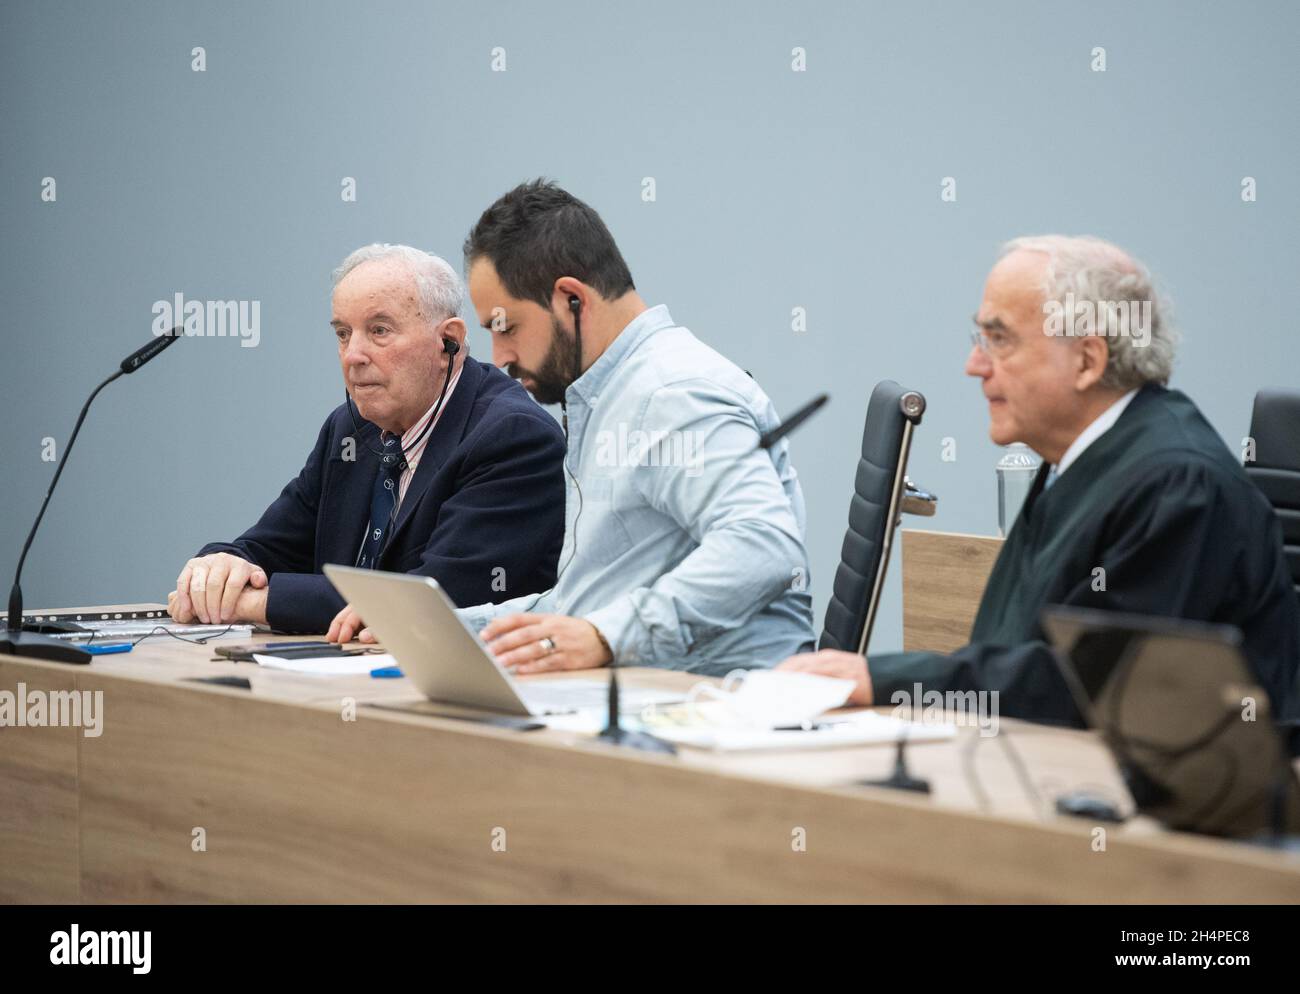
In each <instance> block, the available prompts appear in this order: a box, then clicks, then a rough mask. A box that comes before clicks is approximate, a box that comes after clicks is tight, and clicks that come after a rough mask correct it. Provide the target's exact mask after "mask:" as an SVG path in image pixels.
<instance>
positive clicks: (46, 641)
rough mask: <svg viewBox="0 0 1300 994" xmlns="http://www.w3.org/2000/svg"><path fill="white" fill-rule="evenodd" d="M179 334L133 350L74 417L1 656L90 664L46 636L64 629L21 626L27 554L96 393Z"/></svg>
mask: <svg viewBox="0 0 1300 994" xmlns="http://www.w3.org/2000/svg"><path fill="white" fill-rule="evenodd" d="M182 333H183V332H182V327H181V326H180V325H177V326H176V327H174V328H172V330H171V331H169V332H167V333H166V334H165V335H158V336H156V337H155V338H154V339H153V340H152V341H150V342H149V343H148V344H147V345H144V346H142V347H141V348H138V349H136V350H135V351H134V352H132V353H131V354H130V355H129V356H127V357H126V358H125V359H123V360H122V361H121V363H119V365H118V369H117V372H115V373H114V374H113V375H112V376H110V377H109V378H108V379H106V380H105V381H104V382H103V383H101V384H100V385H99V386H97V387H95V389H94V391H93V392H92V393H91V395H90V398H89V399H88V400H87V401H86V403H85V405H84V406H83V407H82V408H81V414H80V415H79V416H78V417H77V423H76V425H75V426H74V427H73V429H72V435H71V436H70V437H69V438H68V444H67V445H66V446H65V447H64V449H63V457H62V458H61V459H60V460H59V465H58V467H57V468H56V469H55V470H54V479H52V480H51V481H50V487H49V489H48V490H46V491H45V500H43V501H41V509H40V511H39V513H37V515H36V521H35V522H34V523H33V524H32V530H31V531H30V532H28V533H27V541H26V542H24V543H23V551H22V554H21V555H20V556H19V557H18V568H17V569H16V570H15V571H14V585H13V587H12V588H11V589H10V591H9V617H8V621H7V623H6V625H5V631H4V635H3V637H0V653H8V654H9V655H11V656H27V657H29V658H33V659H50V660H54V661H55V662H61V663H88V662H90V653H88V652H86V651H85V650H84V649H79V648H77V647H76V646H74V645H69V644H67V643H65V642H61V641H60V640H58V639H54V638H50V637H49V635H48V633H49V632H51V631H66V630H68V629H67V626H64V625H59V624H55V623H51V624H29V625H24V624H23V588H22V575H23V565H24V564H25V563H26V562H27V553H28V551H29V550H30V549H31V547H32V540H33V539H35V538H36V530H37V529H38V528H40V526H41V519H42V518H44V517H45V509H46V508H47V507H49V504H50V497H51V496H53V494H54V488H55V487H56V486H58V485H59V477H60V476H62V475H63V467H64V466H65V465H67V462H68V456H69V455H71V454H72V446H73V444H74V443H75V442H76V441H77V433H78V432H80V431H81V425H82V422H84V421H85V420H86V412H87V411H89V410H90V405H91V404H92V403H93V402H94V400H95V398H96V397H98V396H99V391H101V390H103V389H104V387H106V386H108V385H109V384H110V383H112V382H113V381H114V380H115V379H117V378H118V377H119V376H123V375H125V374H127V373H134V372H135V371H136V370H137V369H139V368H140V367H141V366H143V365H144V364H145V363H147V362H148V361H149V360H151V359H153V358H154V357H155V356H156V355H158V354H159V353H160V352H162V351H163V349H165V348H167V347H168V346H170V345H171V344H172V343H173V342H175V341H176V339H178V338H180V337H181V335H182ZM73 630H75V629H73Z"/></svg>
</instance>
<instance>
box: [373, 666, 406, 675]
mask: <svg viewBox="0 0 1300 994" xmlns="http://www.w3.org/2000/svg"><path fill="white" fill-rule="evenodd" d="M370 675H371V676H373V677H394V676H401V675H402V671H401V670H399V669H398V668H397V667H396V666H381V667H379V669H377V670H371V671H370Z"/></svg>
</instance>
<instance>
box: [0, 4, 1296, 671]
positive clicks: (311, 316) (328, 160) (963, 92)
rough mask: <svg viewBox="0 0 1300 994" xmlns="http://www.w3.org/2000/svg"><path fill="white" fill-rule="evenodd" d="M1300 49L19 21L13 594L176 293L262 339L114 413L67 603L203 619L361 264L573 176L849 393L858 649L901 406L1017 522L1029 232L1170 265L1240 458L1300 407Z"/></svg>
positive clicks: (842, 500) (1127, 32)
mask: <svg viewBox="0 0 1300 994" xmlns="http://www.w3.org/2000/svg"><path fill="white" fill-rule="evenodd" d="M1298 29H1300V8H1298V7H1297V5H1295V4H1292V3H1271V4H1265V3H1259V4H1233V5H1229V4H1221V5H1216V4H1210V3H1132V2H1123V3H1116V2H1106V3H1093V4H1088V5H1083V4H1079V3H996V4H984V5H979V6H978V7H977V6H976V5H973V4H966V3H961V2H956V0H951V2H930V3H904V2H895V3H869V4H868V3H811V4H791V3H771V2H766V3H744V4H741V3H728V4H717V5H712V4H709V5H705V4H700V3H689V2H657V3H652V4H635V5H633V4H615V3H599V2H590V3H579V2H569V0H565V2H557V3H549V4H542V3H523V2H517V3H512V2H501V0H487V2H481V3H476V4H454V5H453V4H448V3H414V2H411V3H395V2H387V3H383V2H381V3H373V4H367V5H360V4H355V3H342V2H328V3H325V2H322V3H305V2H300V3H288V2H276V3H270V4H254V3H246V4H221V5H214V4H198V3H162V2H151V3H116V4H101V3H89V2H84V3H67V2H41V3H36V2H14V0H5V3H4V5H3V8H2V9H0V125H2V127H3V131H2V133H0V230H2V231H3V244H4V265H3V266H0V296H2V297H3V300H4V305H5V306H4V311H3V313H4V317H5V319H6V321H5V324H6V326H5V328H4V331H3V360H2V361H3V376H2V377H0V390H2V391H3V401H2V402H0V409H2V411H3V425H4V428H3V433H2V434H0V469H2V472H3V484H2V487H3V489H2V493H3V505H2V506H3V508H4V514H3V518H2V519H0V574H2V575H4V576H5V577H6V579H5V580H4V583H5V585H6V589H7V585H8V582H9V581H8V579H7V577H8V575H9V574H10V572H11V570H12V569H13V566H14V565H15V564H16V560H17V554H18V550H19V548H20V546H21V543H22V540H23V538H24V536H25V534H26V530H27V528H28V527H29V524H30V521H31V518H32V517H33V515H34V514H35V512H36V510H37V507H38V506H39V503H40V499H41V497H42V496H43V494H44V491H45V488H46V487H47V485H48V483H49V480H50V478H51V477H52V475H53V472H54V464H53V463H49V462H43V461H42V460H41V440H42V439H43V438H44V437H46V436H53V437H54V438H56V439H57V440H58V443H59V445H62V444H63V443H64V442H65V441H66V439H67V436H68V434H69V432H70V431H71V428H72V423H73V420H74V418H75V416H76V413H77V410H78V409H79V407H80V405H81V403H82V402H83V400H84V398H85V396H86V394H87V393H88V392H89V391H90V389H91V388H92V387H93V386H94V385H95V384H96V383H97V382H99V380H100V379H102V378H103V377H104V376H106V375H107V374H108V373H109V372H111V371H112V369H113V368H114V367H115V365H116V363H117V362H118V361H119V360H120V359H121V358H122V357H123V356H124V355H126V354H127V353H128V352H130V351H131V350H132V349H134V348H135V347H137V346H138V345H141V344H143V343H144V342H145V341H147V340H148V338H149V334H150V332H149V328H150V323H151V320H152V314H151V311H150V308H151V306H152V304H153V302H154V301H155V300H159V299H170V298H171V296H172V294H173V293H175V292H176V291H181V292H183V293H184V294H185V295H186V296H187V297H192V298H199V299H203V298H213V299H232V298H243V299H256V300H260V301H261V306H262V329H261V344H260V346H259V347H258V348H241V347H240V344H239V341H238V339H229V338H226V339H218V338H192V339H187V340H185V341H183V342H179V343H177V344H176V345H175V346H174V347H173V348H172V349H171V350H170V351H169V352H168V353H167V355H166V356H165V357H163V358H161V359H160V360H158V361H157V362H156V363H155V364H153V365H151V366H150V367H148V368H147V369H145V370H142V371H141V372H140V373H139V374H137V375H135V376H132V377H129V378H124V379H122V380H120V381H118V382H117V383H115V384H113V385H112V386H111V387H109V388H108V389H107V390H106V391H105V392H104V393H103V394H101V396H100V398H99V400H97V401H96V404H95V407H94V408H93V409H92V411H91V415H90V417H89V419H88V421H87V424H86V426H85V428H84V429H83V432H82V435H81V438H80V440H79V441H78V443H77V451H76V452H75V453H74V455H73V458H72V460H71V462H70V465H69V467H68V469H67V470H66V471H65V474H64V479H63V480H62V482H61V483H60V488H59V492H58V493H57V494H56V495H55V498H54V501H53V502H52V505H51V507H50V510H49V512H48V514H47V517H46V520H45V523H44V525H43V527H42V531H41V534H40V535H39V536H38V538H37V541H36V544H35V546H34V548H33V551H32V555H31V557H30V559H29V562H28V566H27V569H26V571H25V583H24V589H25V592H26V598H27V603H28V605H30V606H45V605H55V604H58V605H69V604H87V603H103V602H110V601H120V602H124V601H137V600H159V599H162V598H163V597H164V596H165V592H166V591H167V590H168V589H169V587H170V586H171V585H172V584H173V583H174V580H175V576H176V573H177V572H178V570H179V568H180V566H181V564H182V563H183V562H184V560H185V559H186V558H187V557H188V556H189V555H191V554H192V552H193V551H194V550H195V549H196V548H198V547H199V546H200V545H201V544H202V543H204V542H206V541H209V540H213V539H220V538H231V537H233V536H234V535H235V534H237V533H238V532H239V531H240V530H241V529H242V528H244V527H245V526H246V525H248V524H249V523H251V522H252V521H253V520H255V518H256V516H257V515H258V514H259V513H260V512H261V511H262V510H263V508H264V507H265V506H266V505H267V504H268V503H269V502H270V501H271V500H272V499H273V498H274V496H275V495H276V494H277V493H278V492H279V489H280V487H281V486H282V485H283V484H284V483H285V481H286V480H287V479H288V478H289V477H290V476H291V475H293V474H294V473H296V472H297V470H298V468H299V467H300V466H301V463H302V460H303V458H304V457H305V455H306V453H307V452H308V450H309V449H310V447H311V445H312V443H313V441H314V439H315V436H316V432H317V430H318V428H319V425H320V423H321V420H322V419H323V417H324V416H325V414H326V412H327V411H328V410H329V409H330V408H332V407H333V406H334V405H335V404H336V403H338V402H339V400H340V399H341V393H342V386H341V378H340V374H339V370H338V366H337V356H336V352H335V347H334V344H333V340H332V334H331V331H330V329H329V327H328V325H327V322H328V320H329V272H330V270H331V268H332V267H333V266H334V265H336V264H337V263H338V261H339V260H340V259H341V258H342V257H343V256H344V255H345V254H346V253H347V252H348V251H349V250H351V249H352V248H354V247H356V246H357V245H360V244H364V243H366V242H370V241H376V240H379V241H393V242H409V243H411V244H414V245H418V246H421V247H423V248H426V249H429V250H431V251H434V252H437V253H439V254H441V255H443V256H445V257H446V258H448V259H449V260H451V261H452V262H453V264H455V265H457V266H458V267H459V265H460V262H461V260H460V244H461V241H462V239H463V238H464V235H465V233H466V232H467V230H468V229H469V227H470V225H471V224H472V223H473V221H474V220H475V219H476V218H477V216H478V214H479V213H480V212H481V211H482V210H483V208H484V207H486V206H487V205H488V204H489V203H490V202H491V201H492V200H493V199H494V198H495V197H496V196H498V195H499V194H501V193H502V192H504V191H505V190H506V189H508V188H509V187H511V186H513V185H514V184H515V183H517V182H519V181H520V180H522V179H526V178H530V177H533V176H536V175H547V176H550V177H552V178H555V179H557V180H558V181H559V182H561V183H562V184H563V185H565V186H566V187H567V188H569V189H570V190H572V191H573V192H574V193H576V194H577V195H578V196H580V197H582V198H583V199H585V200H587V201H588V202H589V203H591V204H592V205H593V206H595V207H596V209H597V210H599V211H600V212H601V213H602V214H603V216H604V218H605V220H606V221H607V223H608V224H609V226H610V228H611V229H612V230H613V232H614V235H615V237H616V238H617V239H618V241H619V243H620V246H621V248H622V249H623V252H624V255H625V256H626V258H627V259H628V262H629V264H630V265H631V267H632V272H633V276H634V277H635V279H636V281H637V284H638V287H639V289H640V290H641V293H642V295H643V296H644V297H645V298H646V300H647V301H649V302H650V303H666V304H668V305H669V306H670V307H671V310H672V313H673V315H674V316H675V317H676V319H677V320H678V321H679V322H681V323H683V324H686V325H687V326H688V327H690V328H691V329H692V330H693V331H695V333H696V334H697V335H699V336H700V337H701V338H703V339H704V340H705V341H707V342H709V343H710V344H712V345H713V346H715V347H716V348H718V349H719V350H720V351H721V352H723V353H724V354H726V355H727V356H729V357H730V358H732V359H733V360H734V361H735V362H736V363H738V364H739V365H741V366H743V367H744V368H746V369H748V370H750V371H751V372H752V373H753V374H754V376H755V377H756V378H757V379H758V380H759V382H760V383H762V384H763V386H764V387H765V388H766V389H767V391H768V393H769V394H770V395H771V396H772V398H773V400H774V401H775V403H776V405H777V407H778V409H779V410H781V411H783V412H789V411H791V410H793V408H795V407H796V406H797V405H798V404H800V403H802V402H803V401H804V400H805V399H806V398H808V397H809V396H811V395H812V394H814V393H816V392H819V391H822V390H827V391H829V392H830V394H831V396H832V401H831V404H830V406H829V407H828V408H826V409H825V410H824V411H823V412H822V413H821V414H820V415H819V416H818V417H817V419H816V420H815V421H813V422H811V423H810V424H809V426H808V427H807V428H805V429H804V430H802V431H801V432H800V433H799V434H798V435H796V436H795V437H794V439H793V457H794V461H795V465H796V467H797V468H798V471H799V473H800V475H801V477H802V480H803V485H804V489H805V493H806V496H807V500H808V508H809V522H808V545H809V552H810V556H811V561H812V565H813V571H814V573H813V581H814V585H813V589H814V594H815V607H816V610H817V613H818V621H819V623H820V617H821V613H822V611H823V610H824V608H825V604H826V600H827V597H828V590H829V581H830V578H831V575H832V572H833V567H834V564H835V563H836V562H837V560H838V554H839V544H840V540H841V538H842V532H843V527H844V522H845V514H846V511H847V505H848V495H849V492H850V487H851V483H852V473H853V467H854V462H855V458H856V452H857V448H858V444H859V439H860V433H861V427H862V417H863V414H864V412H865V407H866V399H867V395H868V393H869V391H870V388H871V386H872V384H874V383H875V382H876V381H877V380H878V379H881V378H885V377H889V378H893V379H897V380H899V381H901V382H903V383H905V384H907V385H909V386H913V387H916V388H918V389H920V390H922V391H923V392H924V393H925V395H926V396H927V398H928V399H929V402H930V407H929V411H928V412H927V414H926V418H925V423H924V425H923V426H922V429H921V432H920V434H919V436H918V438H917V444H916V448H915V450H914V452H913V457H912V476H913V478H914V479H916V480H917V481H919V482H921V483H922V484H924V485H926V486H928V487H929V488H931V489H933V490H935V491H936V492H937V493H938V494H939V495H940V498H941V502H940V513H939V516H938V517H937V518H935V519H932V520H931V521H930V522H928V523H926V525H925V527H932V528H938V529H943V530H952V531H966V532H978V533H986V534H988V533H993V532H994V531H995V530H996V520H997V519H996V508H995V500H996V486H995V482H994V475H993V466H994V464H995V463H996V461H997V458H998V455H999V452H1000V450H998V449H997V448H996V447H995V446H994V445H992V443H991V442H989V441H988V439H987V435H986V427H987V419H986V413H985V406H984V403H983V401H982V398H981V395H980V391H979V389H978V385H977V383H976V382H975V381H972V380H968V379H966V378H965V377H964V376H963V374H962V365H963V361H964V358H965V355H966V353H967V349H968V340H967V337H966V335H967V329H968V327H969V323H970V320H969V319H970V315H971V314H972V313H973V312H974V311H975V310H976V308H977V306H978V303H979V298H980V294H981V287H982V284H983V279H984V276H985V273H986V272H987V269H988V267H989V265H990V264H991V262H992V260H993V258H994V253H995V250H996V247H997V246H998V244H999V243H1000V242H1001V241H1003V240H1004V239H1006V238H1009V237H1011V236H1014V235H1017V234H1023V233H1038V232H1046V231H1060V232H1065V233H1090V234H1096V235H1099V236H1102V237H1105V238H1109V239H1112V240H1114V241H1117V242H1118V243H1119V244H1121V245H1123V246H1125V247H1127V248H1129V249H1130V250H1131V251H1133V252H1134V253H1135V254H1137V255H1138V256H1139V257H1140V258H1142V259H1143V260H1144V261H1146V262H1147V263H1148V264H1149V265H1150V266H1151V268H1152V269H1153V270H1154V271H1155V273H1156V274H1157V276H1158V277H1159V278H1160V279H1161V280H1162V283H1163V286H1164V288H1165V290H1166V292H1167V293H1168V294H1169V296H1170V297H1171V298H1172V300H1173V301H1174V304H1175V316H1176V318H1177V320H1178V324H1179V325H1180V327H1181V329H1182V332H1183V335H1184V343H1183V348H1182V352H1181V358H1180V362H1179V365H1178V367H1177V372H1176V375H1175V378H1174V385H1175V386H1178V387H1180V388H1182V389H1183V390H1185V391H1187V392H1188V393H1189V394H1190V395H1191V396H1192V397H1193V398H1194V399H1195V400H1197V402H1198V403H1199V404H1200V405H1201V407H1202V409H1203V410H1204V411H1205V413H1206V415H1207V416H1208V417H1209V418H1210V420H1211V421H1212V422H1213V424H1214V425H1215V426H1216V427H1217V428H1218V429H1219V431H1220V432H1221V433H1222V434H1223V435H1224V436H1225V438H1226V439H1227V440H1229V441H1230V443H1231V444H1232V445H1233V447H1234V448H1236V447H1237V446H1238V445H1239V443H1240V440H1241V437H1242V436H1243V435H1244V434H1245V433H1246V429H1247V426H1248V423H1249V414H1250V403H1251V399H1252V397H1253V394H1254V391H1255V390H1256V389H1257V388H1259V387H1261V386H1265V385H1286V384H1291V385H1295V384H1296V383H1297V381H1300V375H1298V374H1297V369H1300V363H1298V362H1297V357H1298V355H1297V354H1298V352H1300V350H1298V349H1297V347H1296V344H1295V337H1294V336H1295V319H1294V312H1293V310H1292V307H1293V295H1292V294H1293V288H1294V287H1295V284H1296V279H1295V274H1296V272H1297V270H1298V269H1300V238H1298V237H1297V226H1296V222H1297V217H1298V212H1297V181H1296V163H1297V162H1298V161H1300V135H1298V133H1297V126H1296V120H1297V99H1296V98H1297V93H1300V87H1298V86H1297V83H1298V82H1300V68H1298V67H1300V61H1298V60H1297V59H1296V57H1295V51H1294V41H1295V38H1296V37H1297V35H1298V33H1300V31H1298ZM195 46H203V47H204V48H205V49H206V53H207V70H206V72H201V73H198V72H193V71H192V70H191V54H190V53H191V49H192V48H193V47H195ZM496 46H501V47H503V48H505V50H506V57H507V67H508V68H507V71H506V72H492V71H491V50H492V49H493V48H494V47H496ZM795 46H802V47H804V48H805V49H806V52H807V71H806V72H792V71H791V68H790V66H791V58H792V56H791V50H792V48H794V47H795ZM1095 46H1103V47H1105V49H1106V59H1107V70H1106V71H1105V72H1094V71H1092V69H1091V68H1090V63H1091V61H1092V55H1091V52H1092V49H1093V48H1094V47H1095ZM46 176H52V177H54V178H55V179H56V181H57V195H58V199H57V201H56V202H54V203H43V202H42V201H41V198H40V192H41V182H42V178H43V177H46ZM344 176H353V177H355V178H356V181H357V202H356V203H344V202H342V201H341V199H340V182H341V180H342V178H343V177H344ZM646 176H653V177H654V178H655V180H656V184H657V201H656V202H654V203H644V202H642V200H641V181H642V178H643V177H646ZM945 176H951V177H954V178H955V179H956V181H957V202H956V203H943V202H941V200H940V196H939V192H940V181H941V179H942V178H943V177H945ZM1244 176H1253V177H1255V178H1256V181H1257V183H1258V202H1256V203H1249V204H1248V203H1243V202H1242V200H1241V195H1240V190H1241V186H1240V184H1241V180H1242V177H1244ZM796 306H801V307H805V308H806V309H807V314H808V331H807V333H806V334H804V335H796V334H795V333H794V332H792V331H791V327H790V315H791V309H792V308H793V307H796ZM471 324H475V322H471ZM471 342H472V347H473V349H474V351H475V353H476V354H477V355H479V356H480V357H485V356H487V355H488V354H489V343H488V341H487V335H486V333H485V332H483V331H481V330H476V331H474V332H472V334H471ZM944 437H951V438H953V439H955V441H956V446H957V449H956V451H957V458H956V460H955V461H952V462H945V461H943V460H942V459H941V457H940V441H941V439H943V438H944ZM912 520H913V522H915V521H916V520H917V519H912ZM898 578H899V570H898V563H897V560H895V563H894V568H893V569H892V571H891V576H890V581H889V585H888V589H887V594H886V601H885V602H884V604H883V606H882V616H881V618H880V620H879V622H878V628H877V632H876V637H875V639H873V648H875V649H877V650H882V649H887V648H894V647H897V646H898V645H899V644H900V642H901V597H900V593H899V582H898Z"/></svg>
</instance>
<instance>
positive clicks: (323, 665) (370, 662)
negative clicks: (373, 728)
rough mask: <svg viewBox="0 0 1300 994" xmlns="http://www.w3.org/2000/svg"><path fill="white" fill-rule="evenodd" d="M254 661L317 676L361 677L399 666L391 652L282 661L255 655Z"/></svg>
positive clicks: (273, 667)
mask: <svg viewBox="0 0 1300 994" xmlns="http://www.w3.org/2000/svg"><path fill="white" fill-rule="evenodd" d="M253 659H254V661H255V662H258V663H260V664H261V665H262V666H265V667H266V668H267V669H268V670H288V671H289V672H290V673H314V674H316V675H317V676H360V675H362V674H365V673H369V672H370V671H371V670H377V669H381V668H382V667H385V666H396V665H397V660H396V659H394V658H393V654H392V653H390V652H376V653H366V654H363V655H360V656H337V655H330V656H310V657H306V658H303V659H282V658H281V657H279V656H266V655H263V654H261V653H254V654H253Z"/></svg>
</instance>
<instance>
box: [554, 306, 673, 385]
mask: <svg viewBox="0 0 1300 994" xmlns="http://www.w3.org/2000/svg"><path fill="white" fill-rule="evenodd" d="M672 326H673V318H672V315H671V314H669V313H668V308H667V306H666V305H664V304H657V305H656V306H654V307H648V308H646V309H645V310H644V311H642V312H641V313H640V314H638V315H637V316H636V317H634V318H633V319H632V320H631V321H629V322H628V323H627V325H626V326H625V327H624V328H623V330H622V331H620V332H619V333H618V335H616V336H615V338H614V340H613V341H612V342H610V343H609V348H607V349H606V350H605V351H604V352H603V353H601V356H600V358H599V359H597V360H596V361H595V362H593V363H592V364H591V366H589V367H588V369H587V371H586V372H585V373H583V374H582V375H581V376H579V377H578V378H577V379H576V380H574V381H573V382H572V383H571V384H570V385H569V389H568V390H566V391H565V394H566V396H567V395H568V394H569V393H570V392H572V393H574V394H577V395H578V396H579V397H581V398H582V399H583V400H584V401H586V402H587V403H588V404H593V403H595V401H596V398H597V397H598V396H599V395H600V391H601V389H602V388H603V387H604V385H605V384H606V383H607V382H608V381H609V378H610V377H611V376H612V375H613V374H614V370H615V368H617V366H618V364H619V363H620V362H622V361H623V359H624V358H625V357H626V356H628V355H630V354H631V353H632V352H633V351H634V350H635V349H636V348H637V346H639V345H640V344H641V343H642V342H643V341H645V340H646V339H647V338H649V337H650V336H651V335H653V334H654V333H655V332H656V331H662V330H663V329H664V328H671V327H672ZM569 399H570V402H572V398H569Z"/></svg>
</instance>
